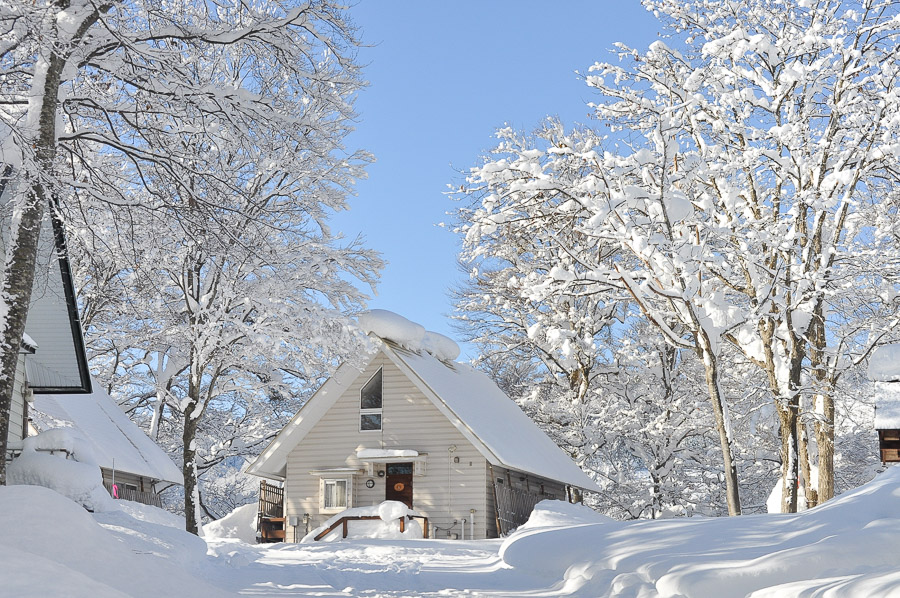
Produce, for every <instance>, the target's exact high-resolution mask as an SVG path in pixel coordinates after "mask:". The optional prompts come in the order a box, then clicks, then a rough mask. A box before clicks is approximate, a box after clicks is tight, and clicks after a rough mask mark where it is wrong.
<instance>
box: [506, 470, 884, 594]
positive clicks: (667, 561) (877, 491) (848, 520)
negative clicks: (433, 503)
mask: <svg viewBox="0 0 900 598" xmlns="http://www.w3.org/2000/svg"><path fill="white" fill-rule="evenodd" d="M898 500H900V468H892V469H890V470H888V471H887V472H885V473H883V474H882V475H881V476H879V477H878V478H876V479H875V480H874V481H872V482H870V483H869V484H866V485H865V486H863V487H860V488H858V489H856V490H854V491H852V492H849V493H847V494H845V495H843V496H841V497H839V498H837V499H834V500H832V501H829V502H827V503H825V504H824V505H821V506H819V507H816V508H814V509H811V510H809V511H806V512H804V513H799V514H794V515H756V516H742V517H734V518H715V519H705V518H704V519H678V520H666V521H638V522H609V521H605V522H597V523H590V522H587V523H586V522H585V519H581V520H578V519H574V518H573V519H572V521H571V524H570V525H564V524H565V517H566V516H567V514H566V513H564V512H563V513H560V514H559V518H556V519H554V525H553V526H550V527H544V528H541V527H540V526H537V527H535V526H531V527H529V525H528V524H526V526H523V528H522V529H521V530H519V531H517V532H516V533H514V534H512V535H511V536H510V537H509V538H507V539H506V540H505V541H504V543H503V546H502V547H501V551H500V555H501V557H502V559H503V561H504V562H505V563H506V564H507V565H508V566H511V567H514V568H516V569H518V570H521V571H530V572H535V573H539V574H540V575H542V576H544V579H545V581H546V583H547V584H553V583H556V584H557V585H556V586H555V587H558V588H560V593H561V594H566V593H574V594H576V595H579V596H595V597H597V598H601V597H606V596H643V595H646V596H657V595H659V596H681V597H683V598H703V597H707V596H721V597H728V596H735V597H737V596H753V597H755V598H759V597H762V596H767V597H773V596H784V597H787V596H800V595H803V596H842V597H843V596H858V597H860V598H862V597H869V596H874V595H889V594H890V595H894V594H897V595H900V586H898V585H897V584H898V582H900V575H898V574H897V571H896V555H894V554H893V552H892V551H891V550H889V547H890V546H892V545H893V538H896V537H897V535H898V534H900V512H898V511H897V509H896V504H897V501H898ZM557 524H561V525H558V526H557Z"/></svg>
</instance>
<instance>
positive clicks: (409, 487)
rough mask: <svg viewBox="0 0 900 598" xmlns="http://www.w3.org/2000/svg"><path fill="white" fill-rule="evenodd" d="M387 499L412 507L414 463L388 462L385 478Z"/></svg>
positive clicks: (385, 495) (385, 497) (385, 496)
mask: <svg viewBox="0 0 900 598" xmlns="http://www.w3.org/2000/svg"><path fill="white" fill-rule="evenodd" d="M384 499H385V500H396V501H399V502H402V503H404V504H405V505H406V506H407V507H409V508H410V509H411V508H412V504H413V503H412V499H413V464H412V463H388V464H387V477H386V479H385V490H384Z"/></svg>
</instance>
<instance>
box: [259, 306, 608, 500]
mask: <svg viewBox="0 0 900 598" xmlns="http://www.w3.org/2000/svg"><path fill="white" fill-rule="evenodd" d="M375 311H376V310H373V312H375ZM377 311H378V313H375V314H374V315H370V316H364V317H361V318H360V320H361V322H362V321H363V320H365V325H364V326H363V327H364V329H367V330H369V331H370V332H371V334H373V335H375V336H379V335H378V332H380V333H381V334H385V335H386V336H385V337H381V341H380V352H381V353H383V354H384V355H386V356H387V357H388V358H389V359H390V360H391V361H392V362H393V363H394V364H395V365H396V366H397V367H398V368H399V369H400V370H401V371H403V372H404V373H405V374H406V375H407V377H408V378H409V379H410V380H411V381H412V382H413V383H414V384H416V386H417V387H418V388H419V390H421V391H422V393H423V394H424V395H425V396H426V397H427V398H428V399H430V400H431V401H432V402H433V403H434V404H435V406H436V407H437V408H438V409H439V410H440V411H441V412H442V413H443V414H444V415H445V416H447V418H448V419H449V420H450V422H451V423H452V424H453V425H454V426H455V427H456V428H457V429H458V430H459V431H460V433H462V434H463V436H465V437H466V438H467V439H468V440H469V441H470V442H471V443H472V444H473V446H475V447H476V448H477V449H478V450H479V452H480V453H481V454H482V455H483V456H484V457H485V458H486V459H487V460H488V462H490V463H491V464H493V465H497V466H501V467H506V468H509V469H514V470H516V471H520V472H523V473H531V474H534V475H537V476H540V477H543V478H546V479H550V480H557V481H560V482H563V483H565V484H569V485H572V486H577V487H579V488H584V489H586V490H594V491H599V490H600V489H599V487H598V486H597V484H596V483H595V482H594V481H593V480H591V479H590V478H589V477H588V476H587V475H586V474H585V473H584V472H583V471H582V470H581V469H580V468H579V467H578V466H577V465H576V464H575V463H574V462H573V461H572V460H571V459H570V458H569V457H568V455H566V454H565V453H564V452H563V451H562V450H561V449H560V448H559V447H558V446H556V444H555V443H554V442H553V441H552V440H550V438H548V437H547V435H546V434H544V433H543V432H542V431H541V430H540V429H539V428H538V427H537V425H535V423H534V422H533V421H531V419H530V418H529V417H528V416H527V415H526V414H525V413H524V412H523V411H522V410H521V409H520V408H519V406H518V405H516V403H515V402H514V401H512V400H511V399H510V398H509V397H507V396H506V395H505V394H504V393H503V391H502V390H500V388H498V387H497V385H496V384H494V382H493V381H492V380H491V379H490V378H488V377H487V376H486V375H485V374H483V373H481V372H479V371H478V370H476V369H474V368H472V367H471V366H468V365H465V364H461V363H456V362H454V361H452V359H445V358H446V357H447V356H448V355H450V354H453V353H454V352H453V351H452V350H451V349H452V347H450V346H449V345H448V343H446V342H444V341H441V343H442V344H443V347H438V348H436V347H435V344H433V343H428V342H424V343H423V339H425V338H427V337H426V336H425V332H424V328H422V327H421V326H419V325H418V324H413V323H411V322H409V321H408V320H406V319H405V318H403V317H402V316H398V315H397V314H393V313H391V312H387V311H384V310H377ZM373 312H369V314H373ZM416 327H418V328H416ZM388 335H390V336H388ZM391 337H393V338H391ZM442 339H446V340H447V341H449V342H450V343H453V345H454V346H455V345H456V343H454V342H453V341H452V340H450V339H448V338H447V337H442ZM458 354H459V348H458V346H456V352H455V355H454V358H455V357H456V356H457V355H458ZM375 356H376V355H372V356H371V357H370V360H371V359H374V358H375ZM359 373H360V370H358V369H356V368H348V367H347V366H342V368H341V369H339V370H338V372H337V373H336V374H335V376H334V377H332V378H331V379H329V380H328V381H327V382H326V383H325V384H324V385H323V386H322V387H321V388H320V389H319V390H318V391H317V392H316V394H315V395H314V396H313V397H312V398H311V399H310V400H309V401H308V402H307V404H306V405H304V407H303V408H302V409H301V410H300V411H299V412H298V413H297V415H295V416H294V418H293V419H292V420H291V422H290V423H289V424H288V425H287V426H285V428H284V429H283V430H282V431H281V432H280V433H279V434H278V436H276V438H275V440H273V441H272V443H271V444H270V445H269V446H268V447H267V448H266V449H265V450H264V451H263V452H262V454H260V456H259V458H257V460H256V461H254V462H253V463H252V464H251V465H250V466H249V467H248V468H247V472H248V473H251V474H255V475H261V476H265V477H275V478H279V479H284V475H285V464H286V462H287V456H288V453H290V451H291V450H292V449H293V447H295V446H297V444H298V443H299V442H300V441H301V440H302V439H303V438H304V437H305V436H306V434H307V433H308V432H309V431H310V430H311V429H312V428H313V426H315V424H316V422H318V421H319V419H320V418H321V417H322V416H323V415H324V414H325V413H326V412H327V411H328V409H329V408H330V407H331V406H332V405H333V404H334V403H335V402H336V401H337V399H338V398H339V397H340V395H341V394H342V393H343V391H344V389H345V388H347V386H348V385H349V384H350V383H352V381H353V380H354V379H355V378H356V376H358V375H359Z"/></svg>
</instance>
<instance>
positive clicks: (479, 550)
mask: <svg viewBox="0 0 900 598" xmlns="http://www.w3.org/2000/svg"><path fill="white" fill-rule="evenodd" d="M500 545H501V541H500V540H481V541H475V542H463V541H449V540H407V541H399V542H398V541H396V540H354V541H345V542H339V543H328V544H279V545H271V544H270V545H262V546H250V545H247V544H243V543H240V542H236V541H228V540H213V541H211V542H210V554H212V555H214V556H216V557H218V558H217V559H216V562H220V563H222V564H223V565H228V566H227V567H221V568H219V567H216V569H217V571H216V576H217V577H218V579H217V580H216V584H217V585H221V586H225V587H227V588H228V589H229V590H231V591H233V592H235V593H237V594H243V595H251V596H385V597H400V596H442V597H446V596H554V595H558V590H554V589H553V588H541V585H542V583H544V584H545V583H546V582H545V581H543V582H542V580H540V579H538V578H531V577H529V576H527V575H523V574H522V572H521V571H518V570H516V571H514V570H513V569H511V568H509V567H507V566H505V565H504V564H503V562H502V561H501V560H500V558H499V556H498V551H499V549H500ZM501 588H502V589H501Z"/></svg>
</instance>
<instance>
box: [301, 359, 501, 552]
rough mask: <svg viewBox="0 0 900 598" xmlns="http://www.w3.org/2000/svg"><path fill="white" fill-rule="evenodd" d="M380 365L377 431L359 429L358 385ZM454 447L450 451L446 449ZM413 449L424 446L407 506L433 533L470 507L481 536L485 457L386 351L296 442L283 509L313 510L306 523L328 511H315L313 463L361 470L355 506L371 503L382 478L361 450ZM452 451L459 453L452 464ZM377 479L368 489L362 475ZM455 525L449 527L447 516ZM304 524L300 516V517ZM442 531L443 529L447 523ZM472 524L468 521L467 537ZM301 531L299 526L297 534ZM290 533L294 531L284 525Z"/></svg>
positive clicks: (380, 494) (444, 533)
mask: <svg viewBox="0 0 900 598" xmlns="http://www.w3.org/2000/svg"><path fill="white" fill-rule="evenodd" d="M379 367H383V368H384V381H383V384H384V395H383V420H382V421H383V423H382V430H381V431H377V432H360V431H359V391H360V388H361V387H362V385H363V384H365V383H366V381H368V380H369V378H371V376H372V375H373V374H375V372H377V371H378V368H379ZM451 446H456V450H455V451H454V452H453V453H451V452H450V451H449V450H448V449H449V447H451ZM363 448H369V449H412V450H416V451H418V452H419V453H420V454H423V453H427V457H426V465H425V475H423V476H414V477H413V508H414V509H415V510H417V511H418V512H420V513H421V514H423V515H425V516H427V517H428V518H429V524H430V525H431V526H437V527H438V535H437V537H442V538H447V537H448V535H449V534H450V533H456V534H460V533H461V523H462V519H464V518H465V519H466V520H467V522H468V520H469V519H470V518H471V516H472V515H471V513H470V510H471V509H475V536H476V537H477V538H484V537H485V532H486V529H487V523H488V520H489V518H492V517H493V513H488V512H487V497H486V488H487V482H488V479H487V475H488V469H487V462H486V460H485V459H484V457H482V456H481V455H480V453H478V451H477V450H476V449H475V448H474V447H473V446H472V445H471V444H470V443H469V442H468V441H467V440H466V439H465V437H464V436H463V435H462V434H460V433H459V431H458V430H457V429H456V428H455V427H454V426H453V425H452V424H451V423H450V421H449V420H447V418H446V417H445V416H444V415H443V414H442V413H441V412H440V411H438V409H437V408H436V407H435V406H434V405H433V404H432V403H431V401H429V400H428V399H427V398H425V396H424V395H423V394H422V393H421V392H420V391H419V390H418V389H417V388H416V387H415V386H414V385H413V383H412V382H410V381H409V380H408V379H407V378H406V376H405V375H404V374H403V373H402V372H401V371H400V370H399V369H398V368H397V367H396V366H394V364H393V363H392V362H391V361H390V360H389V359H388V358H387V357H385V356H384V355H381V354H380V355H378V356H377V357H376V358H375V359H374V360H373V362H372V363H371V364H370V365H369V366H368V368H367V369H366V371H365V372H363V374H361V375H360V376H359V377H358V378H357V379H356V380H355V381H354V382H353V384H351V385H350V386H349V388H348V389H347V390H346V391H345V392H344V394H343V395H342V396H341V397H340V398H339V399H338V400H337V402H336V403H335V404H334V406H333V407H332V408H331V409H330V410H329V411H328V413H326V414H325V416H323V417H322V419H321V420H320V421H319V422H318V424H317V425H316V427H315V428H314V429H313V430H311V431H310V432H309V434H307V436H306V437H305V438H304V439H303V440H302V441H301V442H300V443H299V444H298V445H297V446H296V447H295V448H294V450H293V451H292V452H291V453H290V455H289V456H288V460H287V482H286V490H285V515H286V517H288V518H290V517H291V516H298V517H299V518H300V521H301V522H302V520H303V515H304V514H306V513H309V514H310V516H311V520H310V526H309V527H310V529H314V528H316V527H318V526H319V525H321V524H322V523H323V522H324V521H325V520H326V519H328V518H329V517H330V516H331V515H330V514H320V513H319V477H318V476H314V475H310V473H309V472H310V471H312V470H321V469H329V468H336V467H353V468H359V469H361V470H363V473H360V474H357V475H354V476H353V506H369V505H376V504H378V503H380V502H382V501H383V500H384V498H385V483H384V482H385V478H383V477H378V475H377V471H378V469H384V466H383V465H381V466H378V465H376V466H375V472H376V473H375V474H374V475H371V476H370V475H367V474H366V473H364V471H365V468H366V465H365V463H363V462H360V461H359V460H358V459H357V458H356V452H357V450H359V449H363ZM454 458H458V459H459V462H458V463H456V462H455V461H454ZM369 479H372V480H374V482H375V486H374V488H372V489H368V488H366V486H365V483H366V480H369ZM454 520H455V521H456V522H457V524H456V526H455V527H453V521H454ZM301 527H302V523H301ZM451 527H452V529H451V530H449V532H448V528H451ZM469 534H470V528H469V524H468V523H467V524H466V530H465V536H466V537H469ZM303 535H304V530H303V529H300V530H298V532H297V537H298V538H299V537H302V536H303ZM287 537H288V538H292V537H293V530H289V531H288V534H287Z"/></svg>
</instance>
